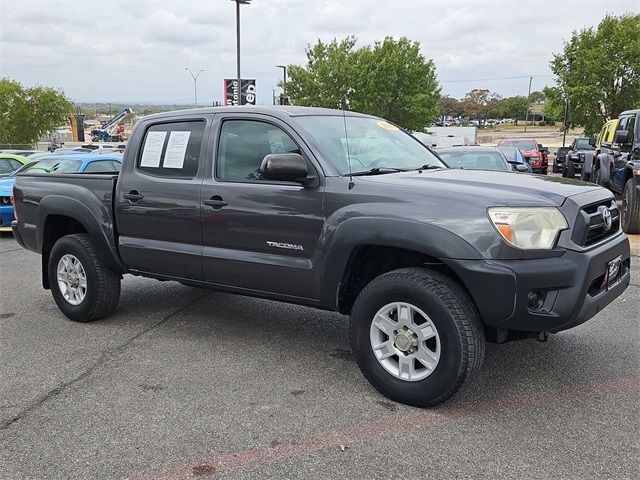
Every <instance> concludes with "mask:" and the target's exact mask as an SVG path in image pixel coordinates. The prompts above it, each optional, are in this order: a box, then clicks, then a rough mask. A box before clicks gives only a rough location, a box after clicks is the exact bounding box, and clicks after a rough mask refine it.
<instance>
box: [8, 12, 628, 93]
mask: <svg viewBox="0 0 640 480" xmlns="http://www.w3.org/2000/svg"><path fill="white" fill-rule="evenodd" d="M639 9H640V7H639V4H638V2H637V0H636V1H612V0H609V1H564V2H562V1H535V2H525V1H517V0H514V1H501V2H497V1H479V0H477V1H467V2H448V1H428V0H395V1H394V0H386V1H383V0H350V1H348V2H347V1H338V0H253V2H252V4H251V5H249V6H243V7H241V20H242V71H243V77H246V78H256V79H257V84H258V98H259V103H270V101H271V89H272V88H273V87H274V86H275V84H276V82H277V81H278V80H279V79H280V78H281V74H282V73H281V70H280V69H277V68H275V65H276V64H282V63H303V62H304V61H305V56H304V49H305V47H306V46H307V44H309V43H314V42H315V41H316V40H317V39H318V38H321V39H322V40H330V39H332V38H334V37H337V38H342V37H345V36H347V35H356V36H357V37H358V39H359V44H360V45H363V44H366V43H371V42H373V41H375V40H382V39H383V38H384V37H385V36H387V35H391V36H395V37H399V36H401V35H405V36H407V37H409V38H410V39H412V40H416V41H419V42H420V43H421V45H422V51H423V54H424V56H425V57H426V58H431V59H433V60H434V62H435V65H436V69H437V72H438V77H439V79H440V80H441V81H442V82H443V83H442V86H443V92H444V93H447V94H450V95H453V96H457V97H460V96H462V95H464V93H465V92H466V91H468V90H470V89H471V88H475V87H484V88H489V89H491V90H494V91H497V92H498V93H501V94H503V95H513V94H522V93H526V88H527V86H528V78H527V77H528V76H529V75H534V76H535V77H534V82H533V88H534V89H539V88H542V86H544V85H545V84H551V83H552V81H553V79H552V78H551V76H550V74H551V72H550V71H549V61H550V60H551V57H552V54H553V53H554V52H558V51H560V50H561V49H562V42H563V40H566V39H567V38H568V37H569V35H570V33H571V31H572V30H574V29H577V28H582V27H585V26H591V25H596V24H597V23H598V22H599V21H600V20H601V19H602V18H603V17H604V15H605V14H606V13H614V14H620V13H623V12H627V11H636V12H637V11H638V10H639ZM0 18H1V23H0V76H8V77H10V78H13V79H16V80H18V81H20V82H23V83H25V84H28V85H32V84H36V83H42V84H46V85H52V86H57V87H60V88H62V89H64V90H65V91H66V92H67V94H68V95H69V96H71V97H72V98H74V99H76V100H83V101H93V100H96V101H110V100H113V101H149V102H151V101H156V102H160V101H162V102H168V103H173V102H176V103H189V102H190V101H191V99H192V97H191V95H192V80H191V78H190V77H189V75H188V74H187V73H186V72H185V71H184V67H185V66H191V67H194V68H204V69H205V70H206V71H205V72H203V73H202V75H201V77H200V79H199V80H198V90H199V92H198V93H199V98H200V99H201V100H203V99H208V100H221V97H222V79H223V78H225V77H234V76H235V7H234V5H233V3H232V2H230V1H229V0H183V1H179V0H173V1H170V0H148V1H145V0H129V1H123V0H114V1H110V2H107V3H102V4H101V3H95V2H86V1H80V0H76V1H73V0H57V1H56V2H50V1H42V0H37V1H34V0H20V1H18V0H0ZM514 76H518V77H522V78H512V79H502V80H477V79H495V78H503V77H514ZM476 80H477V81H476ZM203 101H204V100H203Z"/></svg>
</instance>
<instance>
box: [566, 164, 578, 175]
mask: <svg viewBox="0 0 640 480" xmlns="http://www.w3.org/2000/svg"><path fill="white" fill-rule="evenodd" d="M567 178H576V166H575V165H574V164H573V162H569V163H568V164H567Z"/></svg>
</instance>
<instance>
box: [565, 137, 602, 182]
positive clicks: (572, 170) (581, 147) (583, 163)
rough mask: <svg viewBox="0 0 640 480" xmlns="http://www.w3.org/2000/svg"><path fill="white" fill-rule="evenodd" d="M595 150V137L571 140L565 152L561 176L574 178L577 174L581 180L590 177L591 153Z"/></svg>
mask: <svg viewBox="0 0 640 480" xmlns="http://www.w3.org/2000/svg"><path fill="white" fill-rule="evenodd" d="M595 148H596V139H595V137H577V138H574V139H573V142H571V145H570V146H569V151H568V152H567V156H566V161H565V162H564V164H563V165H562V176H563V177H565V178H575V177H576V174H577V173H580V176H581V178H582V179H583V180H589V179H590V177H591V170H592V169H591V165H592V164H593V152H594V150H595Z"/></svg>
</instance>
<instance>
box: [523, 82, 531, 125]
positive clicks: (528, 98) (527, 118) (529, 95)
mask: <svg viewBox="0 0 640 480" xmlns="http://www.w3.org/2000/svg"><path fill="white" fill-rule="evenodd" d="M532 80H533V77H529V93H528V94H527V115H526V116H525V117H524V133H527V123H529V106H530V105H531V81H532Z"/></svg>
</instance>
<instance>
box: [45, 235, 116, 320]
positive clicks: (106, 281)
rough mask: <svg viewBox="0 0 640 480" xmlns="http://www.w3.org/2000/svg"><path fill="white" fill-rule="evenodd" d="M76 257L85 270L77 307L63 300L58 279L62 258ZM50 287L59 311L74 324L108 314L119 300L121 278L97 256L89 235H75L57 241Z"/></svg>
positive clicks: (51, 257)
mask: <svg viewBox="0 0 640 480" xmlns="http://www.w3.org/2000/svg"><path fill="white" fill-rule="evenodd" d="M67 254H69V255H73V256H74V257H76V258H77V259H78V260H79V261H80V263H81V265H82V268H83V269H84V272H85V275H86V281H87V287H86V294H85V297H84V299H83V300H82V302H81V303H80V304H79V305H72V304H71V303H69V302H68V301H67V300H65V298H64V296H63V294H62V292H61V290H60V286H59V285H58V280H57V269H58V262H59V261H60V259H61V258H62V257H63V256H65V255H67ZM48 276H49V285H50V286H51V293H52V294H53V299H54V300H55V302H56V304H57V305H58V308H59V309H60V311H62V313H64V314H65V316H66V317H67V318H69V319H70V320H73V321H74V322H90V321H93V320H98V319H100V318H104V317H106V316H107V315H109V314H110V313H111V312H112V311H113V310H114V309H115V308H116V306H117V305H118V300H119V299H120V275H119V274H118V273H116V272H114V271H112V270H110V269H109V268H107V267H106V266H105V265H104V264H103V263H102V261H101V260H100V258H99V257H98V254H97V253H96V250H95V248H94V246H93V244H92V243H91V239H90V238H89V235H87V234H85V233H78V234H73V235H67V236H65V237H62V238H60V239H59V240H58V241H57V242H56V243H55V245H54V246H53V248H52V249H51V255H50V256H49V265H48Z"/></svg>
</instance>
